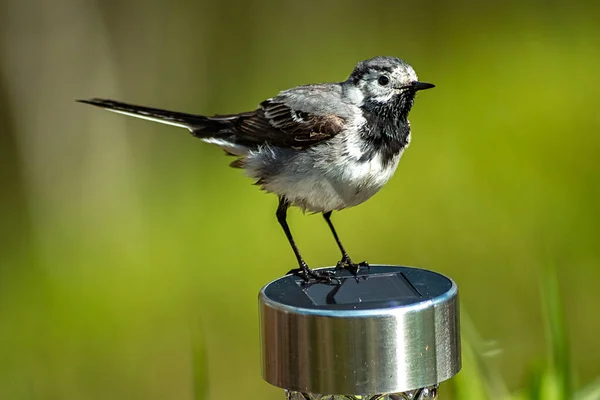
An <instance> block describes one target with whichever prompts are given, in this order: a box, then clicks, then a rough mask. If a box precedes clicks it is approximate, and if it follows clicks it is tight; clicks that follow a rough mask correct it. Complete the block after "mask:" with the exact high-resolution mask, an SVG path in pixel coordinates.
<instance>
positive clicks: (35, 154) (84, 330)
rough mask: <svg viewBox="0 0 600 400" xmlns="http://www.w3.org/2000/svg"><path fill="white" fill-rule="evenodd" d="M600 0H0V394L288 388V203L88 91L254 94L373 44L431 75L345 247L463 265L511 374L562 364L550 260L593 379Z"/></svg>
mask: <svg viewBox="0 0 600 400" xmlns="http://www.w3.org/2000/svg"><path fill="white" fill-rule="evenodd" d="M596 4H597V3H596V2H592V1H590V2H588V3H582V2H576V1H574V2H566V1H565V2H559V1H545V2H544V1H538V2H521V1H516V0H514V1H507V2H482V1H475V0H472V1H454V2H444V1H420V2H418V1H410V2H409V1H396V2H366V1H320V2H313V1H304V2H300V1H294V2H293V1H279V2H275V1H269V2H258V1H232V0H228V1H221V2H217V1H215V2H201V1H181V0H174V1H169V2H166V1H156V0H128V1H119V2H117V1H99V0H98V1H93V0H56V1H42V0H0V243H1V244H0V246H1V247H0V250H1V251H0V399H2V400H4V399H8V400H12V399H57V400H58V399H60V400H65V399H102V400H105V399H148V400H150V399H192V398H194V397H195V398H202V395H203V394H207V395H208V396H209V397H210V398H235V397H236V396H234V395H233V394H232V393H239V394H240V398H256V399H258V398H261V399H278V398H282V393H281V391H280V390H278V389H275V388H272V387H270V386H269V385H267V384H266V383H264V382H263V381H262V379H261V377H260V367H259V365H260V361H259V350H258V325H257V300H256V297H257V293H258V291H259V289H260V288H261V287H262V285H264V284H265V283H267V282H269V281H270V280H273V279H275V278H277V277H279V276H280V275H281V274H283V273H284V272H286V271H287V270H289V269H290V268H292V267H294V262H295V261H294V258H293V255H292V252H291V250H290V249H289V247H288V244H287V242H286V240H285V237H284V235H283V233H282V232H281V230H280V227H279V225H278V224H277V221H276V219H275V216H274V213H275V208H276V204H277V201H276V198H275V196H273V195H266V194H263V193H261V192H260V191H259V190H257V188H256V187H254V186H253V185H251V183H252V182H251V181H250V180H249V179H248V178H246V177H244V175H243V173H242V172H241V171H239V170H234V169H231V168H228V167H227V165H228V162H229V161H231V159H230V158H227V157H224V156H223V155H222V151H221V150H220V149H218V148H216V147H213V146H210V145H207V144H204V143H202V142H200V141H198V140H197V139H194V138H192V137H191V136H190V135H189V134H188V133H187V132H186V131H185V130H181V129H179V130H178V129H177V128H174V127H168V126H163V125H158V124H152V123H149V122H146V121H140V120H134V119H130V118H126V117H124V116H120V115H115V114H109V113H106V112H104V111H102V110H99V109H94V108H92V107H89V106H84V105H82V104H77V103H75V102H74V101H73V100H74V99H76V98H87V97H108V98H115V99H119V100H123V101H128V102H132V103H138V104H146V105H151V106H155V107H162V108H168V109H174V110H181V111H187V112H196V113H205V114H212V113H232V112H237V111H246V110H251V109H253V108H254V107H256V105H257V104H258V103H259V102H260V101H261V100H263V99H265V98H267V97H271V96H273V95H275V94H276V93H277V92H278V91H280V90H282V89H285V88H288V87H291V86H294V85H298V84H303V83H311V82H321V81H339V80H344V79H345V78H346V77H347V76H348V75H349V74H350V72H351V71H352V69H353V67H354V65H355V64H356V63H357V62H358V61H359V60H361V59H365V58H370V57H372V56H375V55H393V56H398V57H401V58H404V59H405V60H407V61H408V62H409V63H411V64H412V66H413V67H414V68H415V70H416V71H417V73H418V74H419V77H420V79H421V80H424V81H427V82H433V83H435V84H436V85H437V87H436V88H435V89H433V90H431V91H427V92H422V93H420V94H419V96H418V98H417V101H416V104H415V107H414V109H413V112H412V113H411V123H412V129H413V141H412V144H411V147H410V148H409V149H408V151H407V152H406V153H405V155H404V157H403V159H402V162H401V163H400V166H399V168H398V171H397V172H396V175H395V177H394V178H393V179H392V180H391V181H390V183H389V184H388V185H387V186H386V187H385V188H384V189H383V190H382V191H381V192H380V193H379V194H378V195H377V196H375V197H374V198H373V199H371V200H370V201H368V202H367V203H365V204H363V205H361V206H360V207H357V208H354V209H350V210H346V211H344V212H341V213H334V216H333V220H334V223H335V224H336V227H337V228H338V231H339V233H340V236H341V237H342V239H343V241H344V243H345V245H346V247H347V249H348V250H349V252H350V254H351V256H352V257H354V259H355V260H357V261H358V260H362V259H367V260H369V261H370V262H372V263H392V264H403V265H413V266H419V267H424V268H429V269H433V270H436V271H439V272H442V273H444V274H447V275H449V276H451V277H452V278H453V279H454V280H455V281H456V282H457V283H458V285H459V287H460V289H461V302H462V306H463V310H464V311H465V315H467V314H468V316H469V317H470V319H471V320H472V323H473V324H474V326H475V327H476V329H477V330H478V331H479V333H480V334H481V336H482V337H483V338H484V339H486V340H491V341H493V343H494V344H493V346H492V347H493V349H494V354H495V355H493V357H492V360H491V362H492V363H493V364H495V365H496V366H497V367H498V368H499V369H500V371H502V376H503V378H504V380H505V382H506V384H507V385H508V387H509V388H512V389H516V388H519V387H520V386H521V385H522V384H523V382H524V380H525V379H526V378H525V377H526V375H527V371H528V370H529V368H531V366H532V365H536V364H539V363H542V362H544V360H545V359H546V357H547V349H546V342H545V338H544V337H545V326H544V319H543V314H542V306H543V304H542V301H541V298H540V276H541V275H542V272H543V270H544V269H545V268H546V267H550V266H552V267H554V268H556V269H557V270H558V271H559V272H558V280H559V285H560V289H561V290H560V293H561V297H562V305H563V307H564V313H565V321H566V330H567V333H568V338H569V345H570V347H571V355H572V364H573V367H574V372H575V374H576V376H577V380H576V383H577V385H578V386H579V385H581V384H583V383H586V382H589V381H591V380H593V379H594V378H596V377H597V376H598V375H599V369H598V361H599V359H600V356H599V355H600V341H599V340H598V329H599V328H600V314H599V312H598V308H599V306H600V294H599V293H598V292H599V291H598V282H599V279H600V272H599V266H598V262H599V260H600V245H599V238H600V224H599V222H600V207H599V204H600V186H599V183H600V182H599V181H600V179H599V172H600V162H599V161H598V156H599V153H600V135H599V133H600V113H599V112H598V107H599V106H600V98H599V92H600V79H599V77H598V76H599V71H600V22H599V21H600V12H598V7H600V6H597V5H596ZM289 221H290V224H291V227H292V231H293V232H294V234H295V236H296V238H297V241H298V244H299V246H300V249H301V250H302V251H303V254H304V256H305V258H306V260H307V261H308V262H309V264H310V265H312V266H326V265H332V264H333V263H335V261H337V259H338V257H339V255H338V250H337V248H336V247H335V244H334V242H333V239H332V238H331V237H330V234H329V231H328V229H327V226H326V225H325V223H324V222H323V221H322V219H321V218H320V217H319V216H308V215H307V216H303V215H302V214H301V213H300V212H299V211H292V212H291V213H290V217H289ZM470 367H471V366H469V365H468V364H467V365H465V369H464V371H463V373H468V370H469V368H470Z"/></svg>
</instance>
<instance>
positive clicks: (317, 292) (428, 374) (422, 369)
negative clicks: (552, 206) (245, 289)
mask: <svg viewBox="0 0 600 400" xmlns="http://www.w3.org/2000/svg"><path fill="white" fill-rule="evenodd" d="M336 277H337V279H334V282H333V283H332V284H325V283H315V284H306V283H305V282H303V281H302V279H301V278H298V277H296V276H293V275H287V276H284V277H282V278H280V279H277V280H275V281H273V282H271V283H269V284H267V285H266V286H265V287H264V288H263V289H262V290H261V292H260V295H259V306H260V318H261V323H260V327H261V341H262V373H263V377H264V379H265V380H266V381H267V382H268V383H270V384H272V385H274V386H277V387H280V388H282V389H285V393H286V396H287V399H303V400H306V399H327V400H334V399H335V400H342V399H372V400H375V399H377V400H384V399H393V400H400V399H411V400H414V399H421V400H425V399H435V398H437V391H438V385H439V383H440V382H442V381H445V380H447V379H449V378H451V377H452V376H454V375H456V374H457V373H458V371H459V370H460V368H461V358H460V331H459V306H458V287H457V286H456V284H455V283H454V282H453V281H452V280H451V279H449V278H447V277H445V276H443V275H441V274H438V273H435V272H432V271H428V270H424V269H418V268H410V267H400V266H385V265H375V266H371V267H370V268H369V269H362V270H361V271H360V273H359V275H358V276H356V277H355V276H353V275H351V274H350V273H349V272H347V271H345V270H339V271H337V272H336Z"/></svg>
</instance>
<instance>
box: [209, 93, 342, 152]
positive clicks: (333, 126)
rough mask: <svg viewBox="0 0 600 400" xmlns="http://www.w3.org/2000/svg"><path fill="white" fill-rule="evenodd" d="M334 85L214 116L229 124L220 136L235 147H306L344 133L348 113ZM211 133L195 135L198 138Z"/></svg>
mask: <svg viewBox="0 0 600 400" xmlns="http://www.w3.org/2000/svg"><path fill="white" fill-rule="evenodd" d="M334 85H335V84H323V85H306V86H299V87H296V88H293V89H290V90H287V91H284V92H282V93H280V94H279V95H278V96H276V97H273V98H271V99H268V100H265V101H263V102H262V103H261V105H260V108H258V109H257V110H255V111H253V112H248V113H244V114H238V115H223V116H214V117H211V119H220V118H223V120H226V121H227V122H228V123H229V124H231V125H230V127H229V128H228V129H224V130H223V131H222V134H223V136H224V138H225V137H226V136H227V137H228V139H229V140H231V139H233V138H235V139H234V140H235V142H236V143H237V144H241V145H245V146H249V147H254V146H257V145H261V144H264V143H268V144H271V145H274V146H278V147H293V148H306V147H309V146H312V145H314V144H316V143H319V142H322V141H324V140H327V139H329V138H331V137H333V136H335V135H337V134H339V133H340V132H342V131H343V130H344V127H345V123H346V120H347V115H348V110H347V108H346V104H345V103H343V102H342V101H341V98H340V93H341V91H340V90H339V88H338V87H337V86H334ZM206 134H210V133H209V132H205V133H203V132H202V129H200V131H199V132H198V136H199V137H202V136H203V135H206Z"/></svg>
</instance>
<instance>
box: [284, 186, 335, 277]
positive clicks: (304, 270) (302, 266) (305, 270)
mask: <svg viewBox="0 0 600 400" xmlns="http://www.w3.org/2000/svg"><path fill="white" fill-rule="evenodd" d="M289 207H290V203H289V202H288V201H287V200H286V199H285V198H284V197H279V206H278V207H277V213H276V215H277V221H279V224H280V225H281V227H282V228H283V231H284V232H285V236H286V237H287V239H288V242H290V246H292V250H294V254H295V255H296V259H297V260H298V267H299V268H298V269H295V270H292V271H290V273H294V274H296V275H299V276H301V277H302V278H304V280H305V281H307V282H308V281H310V280H311V279H315V280H317V281H319V282H321V281H322V282H327V283H331V282H332V279H331V275H332V273H331V272H329V271H314V270H312V269H310V268H309V267H308V265H307V264H306V262H305V261H304V259H303V258H302V256H301V255H300V251H299V250H298V246H296V242H295V241H294V238H293V237H292V232H291V231H290V227H289V226H288V224H287V220H286V218H287V209H288V208H289Z"/></svg>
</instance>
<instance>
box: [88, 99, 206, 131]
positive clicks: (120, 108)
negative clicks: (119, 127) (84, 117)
mask: <svg viewBox="0 0 600 400" xmlns="http://www.w3.org/2000/svg"><path fill="white" fill-rule="evenodd" d="M77 101H78V102H80V103H86V104H91V105H93V106H97V107H102V108H104V109H106V110H108V111H113V112H116V113H120V114H125V115H129V116H132V117H136V118H142V119H147V120H149V121H155V122H159V123H161V124H167V125H174V126H179V127H181V128H187V129H189V130H190V131H192V132H195V131H197V130H198V128H206V127H207V126H206V125H214V124H215V123H216V122H217V121H215V120H214V119H212V118H208V117H205V116H202V115H194V114H186V113H182V112H178V111H168V110H161V109H159V108H152V107H144V106H137V105H134V104H128V103H123V102H120V101H115V100H108V99H89V100H77Z"/></svg>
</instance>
